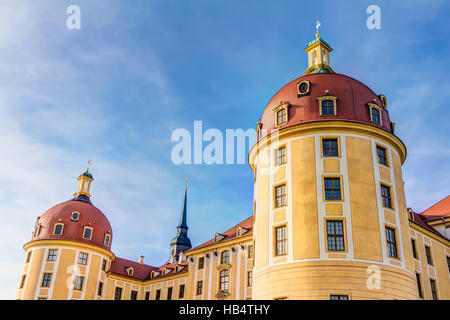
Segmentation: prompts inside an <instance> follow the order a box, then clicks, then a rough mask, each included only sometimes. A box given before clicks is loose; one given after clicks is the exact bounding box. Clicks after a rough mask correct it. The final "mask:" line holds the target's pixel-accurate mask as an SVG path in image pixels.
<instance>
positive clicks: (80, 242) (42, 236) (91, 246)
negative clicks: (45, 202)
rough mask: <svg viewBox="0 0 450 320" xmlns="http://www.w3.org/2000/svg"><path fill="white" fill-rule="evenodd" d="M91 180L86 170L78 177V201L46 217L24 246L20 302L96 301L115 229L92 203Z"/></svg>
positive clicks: (111, 255) (52, 209) (70, 202)
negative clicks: (48, 300) (49, 300)
mask: <svg viewBox="0 0 450 320" xmlns="http://www.w3.org/2000/svg"><path fill="white" fill-rule="evenodd" d="M93 180H94V179H93V176H92V174H91V173H90V172H89V169H87V170H86V171H85V172H84V173H83V174H81V175H80V176H79V177H78V185H77V191H76V192H75V194H74V197H73V198H72V199H71V200H69V201H65V202H63V203H60V204H58V205H56V206H54V207H52V208H50V209H49V210H47V211H46V212H45V213H44V214H43V215H42V216H40V217H38V218H37V220H36V223H35V226H34V231H33V234H32V238H31V241H30V242H28V243H26V244H25V245H24V250H25V257H26V258H25V265H24V267H23V272H22V276H21V279H20V283H19V288H18V290H17V293H16V298H17V299H23V300H36V299H52V300H66V299H91V300H93V299H96V298H97V296H98V295H97V293H98V292H99V291H101V290H103V288H99V286H102V283H103V282H102V281H104V278H105V272H106V271H107V270H108V268H109V265H110V262H111V261H112V260H113V259H114V255H113V253H112V252H111V250H110V248H111V243H112V229H111V225H110V224H109V221H108V219H107V218H106V216H105V215H104V214H103V212H101V211H100V210H99V209H98V208H96V207H95V206H94V205H93V204H92V202H91V200H90V187H91V182H92V181H93Z"/></svg>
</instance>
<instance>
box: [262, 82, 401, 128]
mask: <svg viewBox="0 0 450 320" xmlns="http://www.w3.org/2000/svg"><path fill="white" fill-rule="evenodd" d="M303 80H309V82H310V92H309V94H308V95H304V96H300V97H299V96H298V89H297V84H298V83H299V82H300V81H303ZM326 90H328V93H326V92H325V91H326ZM326 94H328V95H330V96H336V97H337V115H336V116H320V110H319V101H318V100H317V97H322V96H325V95H326ZM280 101H282V102H283V103H289V104H290V107H289V112H288V122H287V123H285V124H283V125H281V126H279V127H278V128H279V129H281V128H284V127H288V126H292V125H297V124H301V123H306V122H313V121H330V120H344V121H354V122H355V121H356V122H362V123H367V124H370V125H373V126H376V127H379V128H382V129H384V130H386V131H388V132H391V133H392V129H391V125H390V119H389V114H388V112H387V110H386V109H384V108H382V112H381V123H382V124H381V125H378V124H375V123H373V122H371V120H370V115H369V108H368V106H367V103H369V102H371V103H375V104H377V105H378V106H380V107H381V106H382V102H381V99H380V97H379V96H377V95H376V94H375V93H374V92H373V91H372V90H371V89H370V88H369V87H367V86H366V85H365V84H363V83H362V82H359V81H358V80H355V79H353V78H350V77H348V76H345V75H342V74H336V73H319V74H310V75H305V76H302V77H300V78H297V79H295V80H293V81H291V82H289V83H288V84H287V85H285V86H284V87H283V88H281V89H280V90H279V91H278V92H277V93H276V94H275V95H274V96H273V97H272V99H271V100H270V101H269V103H268V104H267V106H266V108H265V110H264V112H263V115H262V117H261V120H260V122H261V125H262V126H261V129H266V130H267V133H270V131H271V130H272V129H275V127H276V126H275V114H274V111H273V109H274V108H276V107H277V106H279V105H280ZM261 136H264V131H262V134H261Z"/></svg>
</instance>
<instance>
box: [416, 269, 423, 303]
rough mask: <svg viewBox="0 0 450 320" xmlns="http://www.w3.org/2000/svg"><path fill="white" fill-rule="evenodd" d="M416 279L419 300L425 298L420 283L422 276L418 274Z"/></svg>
mask: <svg viewBox="0 0 450 320" xmlns="http://www.w3.org/2000/svg"><path fill="white" fill-rule="evenodd" d="M416 279H417V291H418V293H419V298H423V293H422V284H421V283H420V274H418V273H416Z"/></svg>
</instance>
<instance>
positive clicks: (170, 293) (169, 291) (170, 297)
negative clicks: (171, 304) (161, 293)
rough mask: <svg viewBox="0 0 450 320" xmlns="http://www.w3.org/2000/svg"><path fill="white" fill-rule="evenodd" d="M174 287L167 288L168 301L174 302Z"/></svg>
mask: <svg viewBox="0 0 450 320" xmlns="http://www.w3.org/2000/svg"><path fill="white" fill-rule="evenodd" d="M172 290H173V288H172V287H169V288H167V300H172Z"/></svg>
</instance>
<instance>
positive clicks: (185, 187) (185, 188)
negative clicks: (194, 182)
mask: <svg viewBox="0 0 450 320" xmlns="http://www.w3.org/2000/svg"><path fill="white" fill-rule="evenodd" d="M188 180H189V178H188V177H186V182H185V186H184V190H185V191H186V190H187V183H188Z"/></svg>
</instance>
